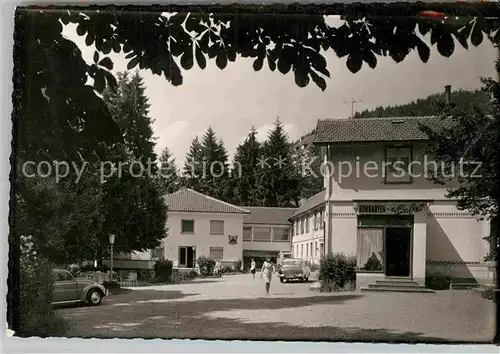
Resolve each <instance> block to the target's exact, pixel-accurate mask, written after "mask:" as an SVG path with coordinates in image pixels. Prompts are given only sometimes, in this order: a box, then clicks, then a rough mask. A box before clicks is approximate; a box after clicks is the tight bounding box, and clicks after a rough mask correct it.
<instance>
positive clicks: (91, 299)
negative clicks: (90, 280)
mask: <svg viewBox="0 0 500 354" xmlns="http://www.w3.org/2000/svg"><path fill="white" fill-rule="evenodd" d="M101 300H102V293H101V291H100V290H97V289H92V290H90V291H89V293H88V294H87V304H89V305H90V306H97V305H99V304H100V303H101Z"/></svg>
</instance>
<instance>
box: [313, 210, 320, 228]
mask: <svg viewBox="0 0 500 354" xmlns="http://www.w3.org/2000/svg"><path fill="white" fill-rule="evenodd" d="M318 222H319V219H318V214H317V213H314V230H317V229H318Z"/></svg>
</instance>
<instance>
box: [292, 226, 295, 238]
mask: <svg viewBox="0 0 500 354" xmlns="http://www.w3.org/2000/svg"><path fill="white" fill-rule="evenodd" d="M293 235H295V225H294V224H292V236H293Z"/></svg>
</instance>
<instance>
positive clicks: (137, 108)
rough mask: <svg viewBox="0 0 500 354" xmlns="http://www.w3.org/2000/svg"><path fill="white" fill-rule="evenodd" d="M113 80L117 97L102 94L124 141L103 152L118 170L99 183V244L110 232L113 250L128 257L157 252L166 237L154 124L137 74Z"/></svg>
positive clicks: (114, 94)
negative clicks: (131, 253)
mask: <svg viewBox="0 0 500 354" xmlns="http://www.w3.org/2000/svg"><path fill="white" fill-rule="evenodd" d="M118 78H119V80H118V87H119V88H118V90H117V92H116V93H113V92H110V91H108V92H106V93H105V95H104V100H105V102H106V103H107V104H108V105H109V107H110V111H111V114H112V115H113V118H114V120H115V121H116V122H117V124H118V126H119V128H120V132H121V135H122V138H123V140H122V142H121V143H118V144H115V145H113V146H111V147H109V148H108V149H107V160H108V161H112V162H114V163H115V164H116V166H117V167H118V171H116V172H115V173H114V174H113V175H111V176H109V175H108V177H107V178H105V179H104V183H103V199H102V200H103V210H104V223H103V230H102V233H101V234H100V243H101V245H106V247H105V249H107V244H108V234H109V233H115V234H116V241H115V244H116V250H117V251H122V252H129V251H132V250H145V249H149V248H153V247H156V245H157V244H158V243H159V241H160V240H161V239H163V238H164V237H165V236H166V234H165V223H166V217H167V209H166V205H165V204H164V201H163V198H162V195H161V190H160V188H159V185H158V183H157V182H156V181H155V178H154V176H155V174H156V168H157V161H156V154H155V152H154V146H155V143H154V138H153V130H152V123H153V120H152V119H151V118H150V117H149V104H148V98H147V97H146V95H145V88H144V85H143V83H142V78H141V77H140V75H139V74H138V73H137V72H136V73H135V74H134V75H133V76H132V77H131V78H129V76H128V74H127V73H122V74H119V76H118ZM101 177H103V176H101Z"/></svg>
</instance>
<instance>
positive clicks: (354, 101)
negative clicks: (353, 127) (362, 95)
mask: <svg viewBox="0 0 500 354" xmlns="http://www.w3.org/2000/svg"><path fill="white" fill-rule="evenodd" d="M341 98H342V97H341ZM342 101H344V103H345V104H349V102H347V101H346V100H344V99H343V98H342ZM362 102H363V100H359V101H357V100H355V99H354V97H352V98H351V102H350V103H351V117H350V118H351V119H352V118H354V104H355V103H362Z"/></svg>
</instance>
